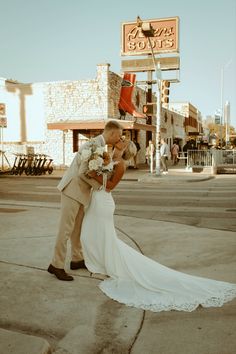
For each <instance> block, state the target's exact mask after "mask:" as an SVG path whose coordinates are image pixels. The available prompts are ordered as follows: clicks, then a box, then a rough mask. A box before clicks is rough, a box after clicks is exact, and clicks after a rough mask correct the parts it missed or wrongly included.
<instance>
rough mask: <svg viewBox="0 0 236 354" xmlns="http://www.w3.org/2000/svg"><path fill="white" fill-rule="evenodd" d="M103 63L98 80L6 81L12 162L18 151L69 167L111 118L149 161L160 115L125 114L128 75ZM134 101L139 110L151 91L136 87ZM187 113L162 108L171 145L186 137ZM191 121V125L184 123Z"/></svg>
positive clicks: (2, 84)
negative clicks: (149, 148)
mask: <svg viewBox="0 0 236 354" xmlns="http://www.w3.org/2000/svg"><path fill="white" fill-rule="evenodd" d="M109 68H110V65H109V64H99V65H97V74H96V78H95V79H92V80H80V81H57V82H43V83H32V84H23V83H19V82H17V81H12V80H6V79H0V103H3V104H4V105H5V107H6V117H7V127H6V128H3V143H2V146H3V149H4V151H6V154H7V156H8V159H9V161H11V162H12V161H13V160H14V153H28V152H29V151H30V152H32V151H34V152H35V153H40V154H47V155H49V156H51V157H52V158H53V160H54V165H56V166H62V165H63V166H64V165H65V166H68V165H69V164H70V162H71V161H72V159H73V156H74V153H75V152H76V151H78V148H79V147H80V145H81V144H82V143H83V142H84V141H85V140H86V139H89V138H91V137H93V136H96V135H98V134H100V133H101V132H102V130H103V128H104V126H105V124H106V122H107V121H108V120H109V119H118V120H119V121H120V123H121V125H122V127H123V129H124V134H125V135H127V136H128V137H129V138H130V139H132V140H133V139H136V140H137V141H138V142H139V144H140V146H141V152H140V153H139V161H138V163H144V162H145V151H146V146H147V145H148V140H149V139H150V136H152V139H153V140H154V141H155V131H156V126H155V118H152V122H151V124H150V121H149V124H147V120H146V118H134V117H133V116H132V115H130V114H128V113H127V114H126V115H125V116H121V115H120V112H119V109H118V102H119V98H120V90H121V83H122V77H121V76H120V75H117V74H115V73H113V72H112V71H110V70H109ZM132 100H133V103H134V105H135V109H136V111H138V112H142V107H143V105H144V104H145V103H146V92H145V91H144V90H143V89H141V88H140V87H138V86H134V90H133V99H132ZM185 124H186V117H185V116H184V115H183V114H181V113H179V112H176V111H171V110H170V109H165V108H163V109H162V116H161V135H162V136H163V137H165V138H167V141H168V143H169V144H170V146H171V145H172V143H173V141H174V139H176V138H178V139H179V141H181V142H182V141H184V139H185V133H186V125H185ZM184 125H185V126H184Z"/></svg>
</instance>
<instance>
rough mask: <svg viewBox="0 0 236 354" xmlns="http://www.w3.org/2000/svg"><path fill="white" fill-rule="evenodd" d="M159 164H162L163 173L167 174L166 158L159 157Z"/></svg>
mask: <svg viewBox="0 0 236 354" xmlns="http://www.w3.org/2000/svg"><path fill="white" fill-rule="evenodd" d="M161 164H162V168H163V172H167V171H168V166H167V156H161Z"/></svg>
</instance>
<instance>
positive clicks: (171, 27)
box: [121, 17, 179, 55]
mask: <svg viewBox="0 0 236 354" xmlns="http://www.w3.org/2000/svg"><path fill="white" fill-rule="evenodd" d="M142 23H143V26H145V24H148V23H149V24H150V25H151V27H152V28H153V30H154V33H153V35H154V36H153V37H151V47H152V48H153V53H158V54H160V53H178V52H179V39H178V37H179V18H178V17H172V18H163V19H152V20H145V21H142ZM121 32H122V33H121V38H122V47H121V55H142V54H150V53H151V47H150V45H149V42H148V39H147V37H145V35H144V34H143V33H142V28H141V27H140V26H138V24H137V21H135V22H125V23H122V25H121Z"/></svg>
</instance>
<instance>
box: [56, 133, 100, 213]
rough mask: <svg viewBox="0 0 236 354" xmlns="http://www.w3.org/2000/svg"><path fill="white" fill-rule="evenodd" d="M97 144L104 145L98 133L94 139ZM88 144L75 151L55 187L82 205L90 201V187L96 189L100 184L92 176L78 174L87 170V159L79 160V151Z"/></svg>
mask: <svg viewBox="0 0 236 354" xmlns="http://www.w3.org/2000/svg"><path fill="white" fill-rule="evenodd" d="M94 141H95V143H96V144H97V146H105V142H104V138H103V136H102V135H98V136H97V137H96V138H95V139H94ZM88 146H89V142H86V143H85V144H83V145H82V147H81V149H80V151H79V152H77V153H76V155H75V157H74V159H73V161H72V163H71V165H70V167H69V168H68V170H67V171H66V172H65V174H64V175H63V177H62V179H61V181H60V182H59V184H58V186H57V188H58V189H59V191H61V192H62V193H64V194H65V195H67V196H68V197H70V198H72V199H74V200H77V201H78V202H80V203H81V204H83V205H84V206H87V205H88V204H89V202H90V197H91V188H93V189H95V190H97V189H98V188H100V187H101V185H100V184H99V183H98V182H97V181H95V180H94V179H92V178H87V179H86V178H83V179H82V178H81V177H80V175H81V174H82V173H84V172H85V171H86V170H87V167H88V165H87V161H82V160H81V151H82V150H83V149H86V148H87V147H88Z"/></svg>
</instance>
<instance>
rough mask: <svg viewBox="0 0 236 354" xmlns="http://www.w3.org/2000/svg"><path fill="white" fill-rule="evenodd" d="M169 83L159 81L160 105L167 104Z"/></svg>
mask: <svg viewBox="0 0 236 354" xmlns="http://www.w3.org/2000/svg"><path fill="white" fill-rule="evenodd" d="M169 87H170V81H167V80H162V81H161V102H162V103H169V93H170V90H169Z"/></svg>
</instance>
